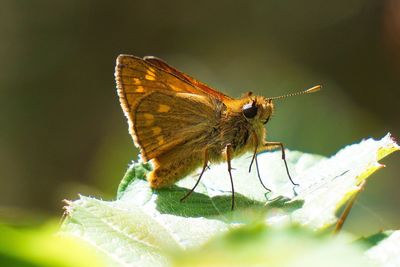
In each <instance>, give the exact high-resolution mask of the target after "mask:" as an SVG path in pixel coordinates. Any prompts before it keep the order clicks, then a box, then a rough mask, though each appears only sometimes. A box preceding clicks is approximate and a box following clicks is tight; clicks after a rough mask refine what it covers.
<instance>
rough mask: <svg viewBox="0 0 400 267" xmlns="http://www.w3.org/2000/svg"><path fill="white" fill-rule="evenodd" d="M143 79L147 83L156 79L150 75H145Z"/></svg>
mask: <svg viewBox="0 0 400 267" xmlns="http://www.w3.org/2000/svg"><path fill="white" fill-rule="evenodd" d="M144 78H145V79H146V80H149V81H154V80H155V79H156V77H154V76H151V75H150V74H146V76H144Z"/></svg>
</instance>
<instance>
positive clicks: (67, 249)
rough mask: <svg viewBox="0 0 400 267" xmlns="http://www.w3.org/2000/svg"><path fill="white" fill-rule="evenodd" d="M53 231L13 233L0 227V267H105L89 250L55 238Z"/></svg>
mask: <svg viewBox="0 0 400 267" xmlns="http://www.w3.org/2000/svg"><path fill="white" fill-rule="evenodd" d="M53 229H55V227H52V228H48V227H44V228H43V229H41V228H37V229H13V228H10V227H7V226H4V225H0V266H13V267H33V266H37V267H39V266H40V267H46V266H48V267H80V266H82V267H84V266H85V267H86V266H99V267H100V266H105V264H104V259H102V258H99V255H98V253H97V252H96V251H95V250H93V248H92V247H90V246H88V245H87V244H83V243H82V241H81V240H79V239H76V238H71V237H70V236H69V237H67V236H60V235H56V234H55V231H53ZM71 255H73V257H71Z"/></svg>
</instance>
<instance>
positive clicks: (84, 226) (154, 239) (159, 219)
mask: <svg viewBox="0 0 400 267" xmlns="http://www.w3.org/2000/svg"><path fill="white" fill-rule="evenodd" d="M398 149H399V147H398V146H397V144H396V143H395V142H394V141H393V140H392V139H391V137H390V135H387V136H385V137H384V138H382V139H381V140H373V139H368V140H365V141H362V142H361V143H359V144H355V145H351V146H348V147H346V148H344V149H342V150H341V151H339V152H338V153H337V154H336V155H334V156H332V157H331V158H324V157H322V156H318V155H311V154H306V153H301V152H297V151H287V153H286V156H287V160H288V164H289V169H290V171H291V175H292V177H293V179H294V180H295V181H296V182H297V183H299V184H300V186H299V187H296V188H293V186H292V184H291V183H290V181H289V180H288V177H287V174H286V171H285V167H284V164H283V162H282V160H281V153H280V152H279V151H278V152H268V153H262V154H260V155H258V162H259V166H260V174H261V177H262V179H263V180H264V184H266V185H267V186H268V187H269V188H271V189H272V191H273V193H271V194H267V192H266V191H265V189H264V188H263V187H262V186H261V184H260V182H259V180H258V177H257V173H256V171H255V168H253V170H252V172H251V173H248V167H249V166H248V165H249V162H250V159H251V155H249V154H246V155H244V156H242V157H239V158H235V159H234V160H233V161H232V166H233V167H234V168H235V170H234V171H233V178H234V184H235V191H236V195H235V200H236V209H235V211H234V212H231V211H230V206H231V192H230V180H229V176H228V173H227V166H226V164H219V165H213V166H211V169H210V170H207V171H206V173H205V175H204V177H203V179H202V181H201V182H200V183H199V186H198V187H197V188H196V191H195V192H194V193H193V194H192V195H191V196H190V197H189V198H188V199H186V201H184V202H180V201H179V200H180V198H181V197H182V196H183V195H184V194H185V193H186V192H188V190H189V189H190V188H191V187H192V186H193V185H194V184H195V182H196V179H197V175H198V174H196V173H197V172H195V173H194V174H193V175H190V176H189V177H186V178H185V179H182V180H181V181H179V182H178V183H177V184H176V185H174V186H172V187H170V188H166V189H162V190H152V189H151V188H150V187H149V186H148V183H147V181H146V180H145V175H146V173H147V172H148V171H149V170H150V167H151V166H150V165H149V164H141V163H134V164H132V165H131V166H130V168H129V170H128V172H127V174H126V175H125V177H124V179H123V181H122V182H121V184H120V187H119V189H118V198H117V200H115V201H102V200H97V199H94V198H90V197H84V196H81V197H80V199H78V200H76V201H73V202H70V203H69V206H68V213H69V216H68V218H67V220H66V221H65V222H64V224H63V231H64V232H65V233H68V234H70V235H73V236H77V237H80V238H82V239H84V240H86V241H87V242H89V243H90V244H92V245H93V246H95V247H96V248H97V249H98V250H99V251H101V252H102V253H104V254H105V255H106V256H107V258H108V259H109V261H110V266H121V265H122V266H124V265H134V266H165V264H167V263H168V259H167V257H166V256H165V255H167V254H168V251H170V250H174V251H180V250H185V249H188V248H196V247H199V246H201V245H203V244H204V243H206V242H207V241H208V240H210V239H211V238H212V237H214V236H216V235H218V234H220V233H223V232H227V231H229V230H230V229H232V228H236V227H237V226H238V225H241V224H247V223H252V222H257V221H258V222H260V221H262V222H264V223H267V224H270V225H281V224H282V223H287V222H294V223H297V224H299V225H304V226H307V227H310V228H312V229H317V230H323V229H325V228H326V227H328V226H330V225H332V224H334V223H335V222H336V220H337V217H336V215H335V213H336V212H337V211H338V209H339V208H340V207H342V206H343V205H344V204H345V203H346V201H347V200H348V199H349V198H350V197H351V196H352V195H353V194H354V193H355V192H357V191H358V190H359V184H360V183H361V182H362V181H363V180H365V179H366V178H367V177H368V176H369V175H370V174H372V173H373V172H374V171H376V170H377V169H379V168H381V167H382V165H380V164H379V163H378V162H377V161H378V160H379V159H381V158H383V157H384V156H386V155H388V154H390V153H392V152H393V151H396V150H398ZM295 194H296V195H295Z"/></svg>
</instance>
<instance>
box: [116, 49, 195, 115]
mask: <svg viewBox="0 0 400 267" xmlns="http://www.w3.org/2000/svg"><path fill="white" fill-rule="evenodd" d="M115 79H116V81H117V88H118V95H119V97H120V101H121V105H122V108H123V109H124V111H125V113H126V112H129V111H130V109H131V107H132V106H134V105H135V103H136V102H137V101H138V100H139V99H140V98H141V97H143V96H144V95H145V94H147V93H149V92H152V91H154V90H157V91H172V92H186V93H193V94H203V92H202V91H201V90H199V89H197V88H196V87H194V86H193V85H191V84H189V83H187V82H186V81H183V80H181V79H179V78H177V77H176V76H174V75H172V74H171V73H169V72H167V71H165V70H163V69H160V68H158V67H156V66H154V65H151V64H150V63H148V62H146V61H144V60H143V59H141V58H138V57H135V56H130V55H120V56H118V58H117V64H116V67H115Z"/></svg>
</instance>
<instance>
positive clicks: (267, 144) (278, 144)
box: [264, 142, 299, 185]
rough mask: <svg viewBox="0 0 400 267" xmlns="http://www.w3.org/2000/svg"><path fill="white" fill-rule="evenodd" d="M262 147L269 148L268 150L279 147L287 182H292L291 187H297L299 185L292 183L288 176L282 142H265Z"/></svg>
mask: <svg viewBox="0 0 400 267" xmlns="http://www.w3.org/2000/svg"><path fill="white" fill-rule="evenodd" d="M264 147H265V148H269V149H274V148H276V147H280V149H281V151H282V160H283V162H284V163H285V168H286V173H287V175H288V177H289V180H290V182H292V184H293V185H299V184H297V183H295V182H293V180H292V177H291V176H290V173H289V168H288V165H287V162H286V155H285V148H284V146H283V143H282V142H265V143H264Z"/></svg>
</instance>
